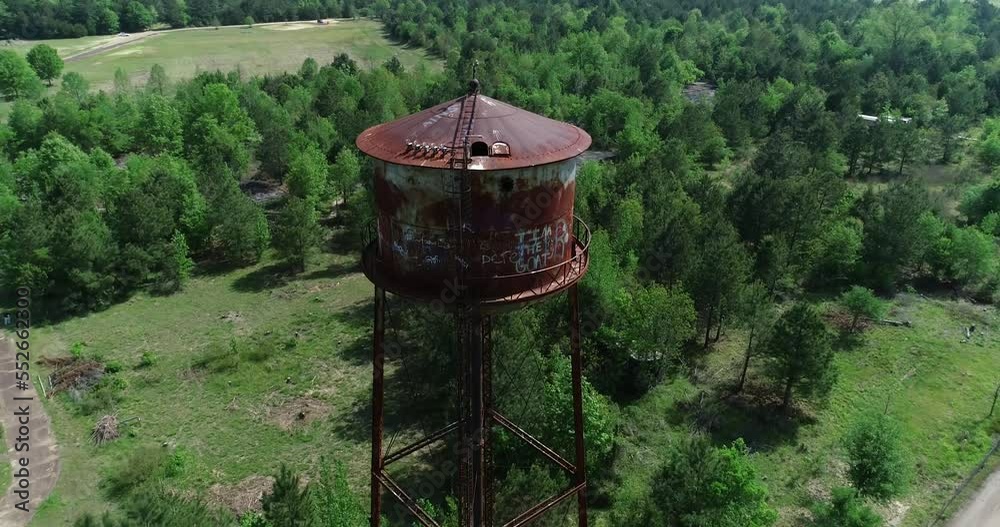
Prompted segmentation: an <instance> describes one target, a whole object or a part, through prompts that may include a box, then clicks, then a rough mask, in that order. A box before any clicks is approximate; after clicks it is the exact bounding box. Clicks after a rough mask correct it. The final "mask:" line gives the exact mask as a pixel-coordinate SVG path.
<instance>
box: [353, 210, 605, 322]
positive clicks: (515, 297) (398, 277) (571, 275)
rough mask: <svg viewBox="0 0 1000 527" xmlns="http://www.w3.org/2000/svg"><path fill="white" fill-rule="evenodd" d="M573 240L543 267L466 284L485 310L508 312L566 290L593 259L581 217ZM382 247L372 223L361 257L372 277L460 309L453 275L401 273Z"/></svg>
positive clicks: (468, 279)
mask: <svg viewBox="0 0 1000 527" xmlns="http://www.w3.org/2000/svg"><path fill="white" fill-rule="evenodd" d="M571 243H572V246H573V248H572V251H571V256H570V257H569V258H568V259H566V260H564V261H561V262H558V263H555V264H551V265H549V266H548V267H545V268H543V269H538V270H535V271H530V272H527V273H514V274H510V275H504V276H466V277H465V279H464V283H465V284H466V287H471V288H475V289H477V290H478V291H479V296H478V303H479V304H480V306H481V308H482V309H483V310H484V311H489V312H492V311H504V310H508V309H513V308H516V307H518V306H521V305H523V304H526V303H530V302H534V301H537V300H541V299H543V298H545V297H548V296H551V295H554V294H556V293H559V292H561V291H564V290H565V289H566V288H568V287H570V286H571V285H573V284H574V283H576V282H577V281H579V280H580V279H581V278H582V277H583V275H584V274H586V272H587V267H588V265H589V261H590V253H589V246H590V230H589V229H588V228H587V225H586V224H585V223H583V222H582V221H580V219H579V218H574V227H573V235H572V236H571ZM379 249H380V242H379V240H378V233H377V229H376V228H375V227H374V226H372V228H371V229H370V230H369V232H368V236H367V240H366V248H365V250H364V251H363V252H362V257H361V266H362V270H363V271H364V273H365V275H366V276H367V277H368V279H369V280H371V281H372V282H374V283H377V284H379V285H380V286H382V287H383V288H385V289H386V290H387V291H390V292H392V293H393V294H396V295H399V296H403V297H407V298H413V299H417V300H424V301H428V302H437V303H438V305H440V307H443V308H446V309H451V310H458V309H459V306H458V305H457V304H456V303H454V302H453V301H454V299H455V298H456V295H457V289H456V287H457V286H456V282H455V281H454V280H453V279H452V277H449V276H445V277H441V278H439V279H438V281H436V282H435V280H433V279H432V280H425V279H421V277H420V276H413V275H406V274H399V273H397V272H395V270H394V269H393V268H392V267H391V266H390V265H388V264H387V262H386V261H385V260H383V259H382V257H381V256H379V254H378V252H379Z"/></svg>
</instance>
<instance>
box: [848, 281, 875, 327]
mask: <svg viewBox="0 0 1000 527" xmlns="http://www.w3.org/2000/svg"><path fill="white" fill-rule="evenodd" d="M840 305H841V306H843V308H844V309H845V310H847V312H848V313H849V314H850V315H851V328H850V331H851V333H854V332H855V331H856V330H857V328H858V321H859V320H861V317H867V318H872V319H875V318H880V317H881V316H882V315H883V314H884V313H885V304H884V303H883V302H882V301H881V300H879V299H878V297H876V296H875V293H873V292H872V290H871V289H868V288H867V287H862V286H859V285H856V286H854V287H851V288H850V289H848V290H847V291H845V292H844V294H842V295H840Z"/></svg>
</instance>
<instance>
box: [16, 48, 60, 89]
mask: <svg viewBox="0 0 1000 527" xmlns="http://www.w3.org/2000/svg"><path fill="white" fill-rule="evenodd" d="M25 58H27V59H28V64H30V65H31V69H33V70H35V73H36V74H37V75H38V78H39V79H42V80H43V81H45V82H47V83H49V86H52V79H56V78H58V77H59V74H60V73H62V69H63V60H62V59H61V58H59V53H58V52H57V51H56V50H55V48H53V47H52V46H48V45H46V44H38V45H37V46H34V47H32V48H31V49H30V50H28V55H27V56H26V57H25Z"/></svg>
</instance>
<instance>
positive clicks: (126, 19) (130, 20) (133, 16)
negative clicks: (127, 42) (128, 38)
mask: <svg viewBox="0 0 1000 527" xmlns="http://www.w3.org/2000/svg"><path fill="white" fill-rule="evenodd" d="M155 22H156V15H155V14H154V13H153V11H151V10H150V9H149V8H148V7H146V6H145V5H144V4H142V3H141V2H138V1H137V0H132V1H131V2H129V3H128V4H127V5H126V6H125V12H124V13H122V18H121V26H122V29H123V30H125V31H129V32H138V31H145V30H146V29H148V28H149V27H150V26H152V25H153V23H155Z"/></svg>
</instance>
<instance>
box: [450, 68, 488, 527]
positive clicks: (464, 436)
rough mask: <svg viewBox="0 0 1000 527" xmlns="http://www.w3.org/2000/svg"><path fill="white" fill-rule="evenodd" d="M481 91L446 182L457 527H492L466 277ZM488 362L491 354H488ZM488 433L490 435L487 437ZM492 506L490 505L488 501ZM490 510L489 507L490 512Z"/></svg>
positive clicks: (477, 346) (477, 348) (464, 122)
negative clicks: (454, 337)
mask: <svg viewBox="0 0 1000 527" xmlns="http://www.w3.org/2000/svg"><path fill="white" fill-rule="evenodd" d="M478 99H479V87H478V83H477V82H476V81H473V82H472V83H471V84H470V89H469V93H468V94H467V95H466V96H465V98H464V99H462V102H461V106H460V109H459V116H458V122H457V123H456V127H455V136H454V138H453V140H452V145H451V153H452V157H451V163H450V166H451V169H452V176H451V180H450V181H449V189H448V190H449V194H450V196H451V199H450V200H449V203H450V218H449V222H448V234H449V236H448V237H449V243H450V245H451V247H452V254H453V255H454V266H455V273H454V279H455V284H454V285H455V287H456V289H457V291H458V295H457V297H458V298H457V304H458V305H457V306H456V310H455V324H456V330H457V333H458V339H459V342H458V344H459V347H458V349H459V352H458V361H457V362H458V388H459V389H458V398H459V416H458V417H459V431H460V433H459V437H460V441H461V443H462V444H461V446H460V451H461V452H462V456H461V460H460V462H459V466H458V487H459V488H458V502H459V507H460V510H459V514H460V517H461V520H460V525H463V526H470V527H471V526H476V527H480V526H483V525H484V520H485V521H486V523H485V525H490V524H492V522H491V520H492V518H490V516H491V515H492V511H486V510H483V509H484V508H487V507H486V506H485V505H486V504H485V501H486V500H484V498H485V496H483V490H484V488H488V487H490V486H491V485H484V481H482V479H484V476H485V473H488V470H485V469H486V467H484V466H483V461H484V459H483V457H482V456H481V455H480V449H481V448H482V446H483V438H482V434H483V433H484V430H483V423H484V422H485V409H484V405H483V398H482V394H483V377H482V374H483V364H482V362H483V358H484V357H483V355H484V353H483V351H484V350H483V347H482V344H483V340H484V339H483V331H482V330H483V322H484V320H483V317H482V316H481V314H480V313H479V309H478V305H477V299H476V298H475V296H476V295H475V292H474V291H472V290H470V288H469V286H470V284H469V282H468V280H467V274H468V272H469V271H470V265H471V263H472V262H471V261H470V260H469V254H470V251H469V250H468V249H469V247H468V246H467V243H466V241H465V240H466V233H467V231H468V233H469V234H472V233H473V232H472V231H473V227H472V181H471V176H472V175H471V173H470V170H469V164H470V161H471V159H470V151H469V147H470V144H469V138H470V135H471V134H472V125H473V121H474V119H475V114H476V102H477V101H478ZM486 356H487V357H489V354H488V352H487V354H486ZM485 433H489V432H485ZM490 501H492V500H491V499H490ZM490 508H491V507H490Z"/></svg>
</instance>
